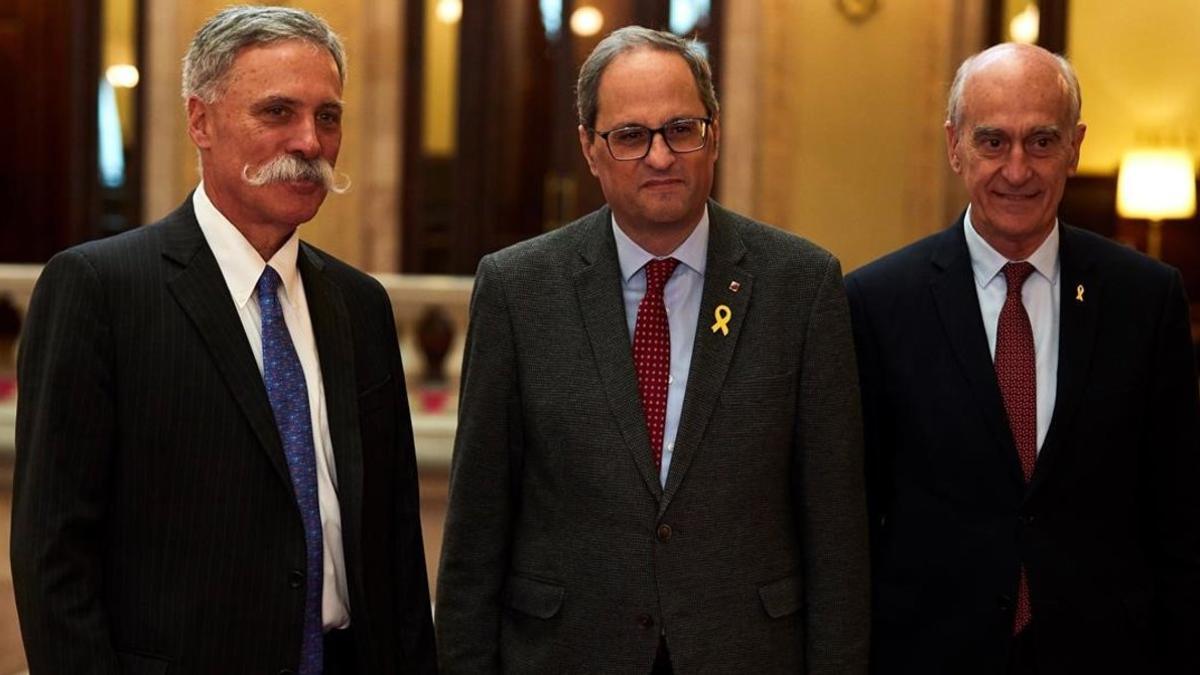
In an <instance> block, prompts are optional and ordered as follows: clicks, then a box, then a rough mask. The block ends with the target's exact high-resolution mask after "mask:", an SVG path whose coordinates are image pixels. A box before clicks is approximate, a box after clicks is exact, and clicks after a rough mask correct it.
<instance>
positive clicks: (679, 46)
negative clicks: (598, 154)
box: [575, 26, 720, 133]
mask: <svg viewBox="0 0 1200 675" xmlns="http://www.w3.org/2000/svg"><path fill="white" fill-rule="evenodd" d="M636 49H654V50H658V51H664V52H671V53H674V54H678V55H680V56H681V57H683V60H684V61H686V62H687V64H688V68H691V70H692V76H693V77H694V78H695V79H696V89H698V90H699V91H700V100H701V101H702V102H703V103H704V109H705V110H706V111H707V113H708V116H709V117H710V118H716V116H717V113H718V112H720V104H719V103H718V102H717V91H716V89H714V88H713V82H712V68H710V67H709V65H708V57H706V56H705V55H704V51H703V47H702V45H701V44H700V43H699V42H698V41H696V40H685V39H683V38H681V37H679V36H678V35H675V34H674V33H668V32H666V31H659V30H651V29H649V28H643V27H642V26H626V27H624V28H619V29H617V30H615V31H613V32H612V33H609V35H608V37H606V38H604V39H603V40H601V41H600V44H598V45H596V48H595V49H593V50H592V53H591V54H590V55H589V56H588V57H587V60H586V61H584V62H583V66H581V67H580V68H579V81H578V82H577V83H576V85H575V107H576V109H577V110H578V113H579V123H580V124H581V125H583V127H584V128H585V129H587V130H588V132H589V133H591V131H593V130H594V128H595V125H596V114H597V107H598V105H599V103H598V100H597V99H598V96H599V90H600V76H601V75H603V74H604V69H605V68H607V67H608V64H610V63H612V60H613V59H615V58H616V57H618V56H620V55H621V54H624V53H626V52H630V51H634V50H636Z"/></svg>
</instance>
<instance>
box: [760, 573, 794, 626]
mask: <svg viewBox="0 0 1200 675" xmlns="http://www.w3.org/2000/svg"><path fill="white" fill-rule="evenodd" d="M758 597H759V598H760V599H762V604H763V609H764V610H766V612H767V616H769V617H771V618H772V619H779V618H783V617H785V616H787V615H789V614H795V613H796V611H797V610H799V609H800V579H799V578H798V577H795V576H791V577H784V578H783V579H780V580H779V581H772V582H771V583H769V584H767V585H766V586H759V587H758Z"/></svg>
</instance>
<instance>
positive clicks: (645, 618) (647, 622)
mask: <svg viewBox="0 0 1200 675" xmlns="http://www.w3.org/2000/svg"><path fill="white" fill-rule="evenodd" d="M637 623H638V625H639V626H641V627H642V628H650V627H651V626H653V625H654V617H652V616H650V615H649V614H638V618H637Z"/></svg>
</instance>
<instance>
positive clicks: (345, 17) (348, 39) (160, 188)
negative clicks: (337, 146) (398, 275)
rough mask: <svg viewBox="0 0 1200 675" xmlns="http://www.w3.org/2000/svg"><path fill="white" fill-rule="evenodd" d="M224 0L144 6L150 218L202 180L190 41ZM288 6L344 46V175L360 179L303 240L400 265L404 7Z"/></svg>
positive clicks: (382, 267)
mask: <svg viewBox="0 0 1200 675" xmlns="http://www.w3.org/2000/svg"><path fill="white" fill-rule="evenodd" d="M227 4H230V3H229V2H228V1H227V0H158V1H156V2H152V3H147V10H146V11H147V17H146V23H147V35H146V42H147V49H146V51H147V54H146V58H145V60H144V63H145V66H146V67H145V69H144V70H145V71H146V75H147V77H148V79H149V80H150V86H149V87H148V89H147V91H148V92H149V97H150V98H149V99H148V100H147V112H148V114H147V124H146V135H147V138H146V141H147V142H146V168H147V170H146V176H145V182H144V193H145V212H146V218H147V220H153V219H156V218H159V217H161V216H162V215H164V214H166V213H167V212H169V211H170V210H171V209H173V208H175V206H177V205H178V204H179V202H180V201H181V200H182V199H183V198H184V197H185V196H186V195H187V194H188V192H189V191H190V190H191V189H192V188H193V187H194V186H195V184H196V182H197V180H198V174H197V171H196V153H195V150H194V148H193V146H192V144H191V141H190V140H189V139H188V137H187V133H186V130H185V126H184V115H183V103H182V100H181V98H180V96H179V86H180V74H179V66H180V59H181V58H182V57H183V53H184V52H185V51H186V50H187V45H188V42H189V41H190V40H191V37H192V34H193V33H195V31H196V29H197V28H198V27H199V26H200V25H201V24H202V23H203V22H204V20H205V19H206V18H208V17H209V16H211V15H212V14H214V13H215V12H217V11H218V10H219V9H221V8H222V7H224V6H226V5H227ZM277 4H288V5H291V6H295V7H303V8H305V9H309V10H312V11H314V12H316V13H317V14H320V15H321V16H322V17H324V18H325V19H326V20H327V21H328V22H329V24H330V25H331V26H332V27H333V29H334V30H335V31H337V32H338V33H339V34H340V35H341V36H342V39H343V41H344V42H345V45H346V49H347V52H348V61H349V67H348V72H349V79H348V80H347V83H346V89H345V91H344V92H343V97H344V99H345V101H346V112H345V117H344V121H345V130H344V133H343V137H342V149H341V155H340V157H339V158H338V169H339V170H340V171H344V172H346V173H348V174H349V175H350V176H351V178H352V180H353V181H354V183H353V186H352V187H351V190H350V192H349V193H347V194H345V195H340V196H339V195H330V196H329V198H328V199H327V200H326V202H325V205H324V206H323V207H322V209H321V212H320V214H318V216H317V217H316V218H315V219H313V221H312V222H310V223H307V224H305V225H304V226H303V227H302V229H301V236H302V237H304V239H305V240H306V241H309V242H312V243H313V244H314V245H316V246H318V247H320V248H323V249H325V250H327V251H329V252H330V253H332V254H333V255H335V256H338V257H340V258H342V259H343V260H346V261H348V262H350V263H352V264H354V265H357V266H360V267H362V268H364V269H367V270H370V271H373V272H394V271H396V270H397V269H398V261H399V253H400V252H399V240H400V237H399V231H398V228H397V227H396V223H398V222H399V219H400V218H399V213H400V210H399V209H400V205H399V192H400V191H399V188H398V186H399V185H400V166H399V157H400V152H401V149H400V139H401V134H400V129H401V126H400V125H401V123H400V115H401V111H400V105H399V102H400V93H399V87H400V81H401V78H400V74H401V70H400V68H401V66H400V58H399V57H400V53H401V50H400V44H401V36H402V34H403V27H402V24H401V20H402V18H403V17H402V11H403V7H402V5H401V4H399V3H396V2H394V1H391V0H303V1H297V2H290V3H277Z"/></svg>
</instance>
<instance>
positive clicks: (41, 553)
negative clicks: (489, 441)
mask: <svg viewBox="0 0 1200 675" xmlns="http://www.w3.org/2000/svg"><path fill="white" fill-rule="evenodd" d="M297 264H298V265H299V268H300V274H301V276H302V278H303V280H304V288H305V294H306V296H307V298H308V304H309V314H310V316H311V318H312V324H313V334H314V337H315V339H316V344H317V351H318V352H319V354H320V361H321V373H322V378H323V380H324V385H325V399H326V405H327V410H328V418H329V427H330V434H331V436H332V440H333V452H334V455H335V461H336V465H337V476H338V501H339V504H340V507H341V522H342V538H343V547H344V550H343V553H344V554H345V561H346V572H347V577H348V579H347V581H348V584H349V595H350V597H349V601H350V615H351V624H352V626H353V628H354V633H355V637H356V639H357V644H356V651H357V657H358V662H359V664H360V665H361V666H362V667H363V672H369V673H384V672H388V673H390V672H397V671H399V670H412V671H430V670H433V668H434V655H433V630H432V628H433V627H432V621H431V619H430V615H429V595H428V585H427V581H426V574H425V564H424V550H423V548H422V545H421V530H420V519H419V514H418V499H417V485H416V465H415V461H414V457H413V444H412V443H413V441H412V427H411V423H410V420H409V413H408V401H407V398H406V396H405V386H404V375H403V368H402V367H401V363H400V353H399V350H398V348H397V343H396V334H395V328H394V326H393V323H392V310H391V305H390V303H389V302H388V298H387V295H386V294H385V293H384V291H383V289H382V288H380V286H379V284H378V283H377V282H376V281H374V280H373V279H371V278H370V277H368V276H367V275H365V274H363V273H361V272H358V271H356V270H354V269H352V268H350V267H348V266H346V265H345V264H343V263H340V262H338V261H337V260H334V259H333V258H331V257H330V256H328V255H326V254H324V253H322V252H320V251H318V250H316V249H314V248H312V247H310V246H308V245H307V244H301V248H300V255H299V259H298V261H297ZM18 378H19V383H20V401H19V403H18V407H17V464H16V477H15V480H16V484H15V488H14V489H15V492H14V501H13V529H12V567H13V585H14V590H15V591H16V600H17V610H18V612H19V615H20V620H21V632H22V636H23V638H24V641H25V651H26V655H27V657H28V659H29V664H30V669H31V671H32V672H33V673H34V674H35V675H36V674H37V673H117V672H125V673H167V672H169V673H172V674H175V673H197V674H206V675H207V674H210V673H252V672H255V673H267V672H270V673H275V672H279V671H280V670H281V669H292V670H295V669H296V664H297V661H298V660H299V653H300V634H301V631H300V626H301V620H302V615H303V597H304V593H303V579H304V572H303V569H304V565H305V555H304V530H303V526H302V524H301V521H300V512H299V510H298V509H297V507H296V499H295V496H294V493H293V490H292V484H291V479H290V478H289V476H288V471H287V465H286V462H285V460H284V455H283V449H282V446H281V443H280V440H279V435H278V432H277V430H276V427H275V423H274V419H273V417H272V413H271V408H270V405H269V403H268V401H267V394H266V389H265V387H264V385H263V381H262V376H261V375H260V373H259V371H258V367H257V366H256V364H255V361H254V356H253V353H252V352H251V350H250V344H249V342H248V341H247V339H246V334H245V331H244V329H243V328H242V324H241V321H240V319H239V318H238V315H237V311H236V308H235V307H234V304H233V301H232V300H231V299H230V297H229V290H228V288H227V287H226V285H225V281H224V278H223V277H222V276H221V271H220V268H219V267H218V266H217V262H216V259H215V258H214V257H213V254H212V251H211V250H210V249H209V247H208V245H207V243H206V242H205V240H204V236H203V234H202V233H201V231H200V227H199V225H198V224H197V222H196V218H195V215H194V214H193V212H192V205H191V199H189V200H188V201H187V202H186V203H185V204H184V205H183V206H182V207H180V208H179V209H178V210H176V211H175V212H174V213H172V214H171V215H170V216H168V217H167V218H165V219H164V220H162V221H161V222H159V223H156V224H154V225H149V226H146V227H143V228H139V229H137V230H134V231H132V232H129V233H127V234H123V235H120V236H117V237H113V238H111V239H106V240H103V241H97V242H92V243H89V244H85V245H82V246H79V247H76V248H73V249H71V250H68V251H65V252H63V253H61V254H59V255H57V256H55V257H54V259H52V260H51V261H50V262H49V263H48V264H47V265H46V267H45V270H44V271H43V272H42V276H41V278H40V279H39V280H38V284H37V288H36V289H35V291H34V295H33V301H32V305H31V307H30V311H29V316H28V320H27V322H26V327H25V331H24V334H23V337H22V343H21V350H20V358H19V363H18Z"/></svg>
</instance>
